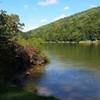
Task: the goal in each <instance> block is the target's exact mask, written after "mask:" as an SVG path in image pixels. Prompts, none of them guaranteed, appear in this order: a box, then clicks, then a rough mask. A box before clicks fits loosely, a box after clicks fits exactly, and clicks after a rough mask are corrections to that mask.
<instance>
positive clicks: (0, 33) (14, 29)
mask: <svg viewBox="0 0 100 100" xmlns="http://www.w3.org/2000/svg"><path fill="white" fill-rule="evenodd" d="M22 26H24V24H22V23H20V19H19V16H18V15H14V14H11V15H9V14H7V12H6V11H3V10H1V11H0V37H5V38H8V39H14V38H15V37H16V36H17V33H18V32H20V31H21V29H22Z"/></svg>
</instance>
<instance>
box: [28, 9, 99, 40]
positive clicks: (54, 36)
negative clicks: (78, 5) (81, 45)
mask: <svg viewBox="0 0 100 100" xmlns="http://www.w3.org/2000/svg"><path fill="white" fill-rule="evenodd" d="M28 33H29V34H27V35H30V36H36V37H41V38H43V39H44V40H46V41H55V42H57V41H81V40H92V41H93V40H97V39H98V40H100V7H95V8H92V9H89V10H86V11H83V12H80V13H77V14H75V15H72V16H70V17H65V18H63V19H60V20H58V21H55V22H53V23H50V24H48V25H44V26H42V27H40V28H37V29H35V30H31V31H29V32H28Z"/></svg>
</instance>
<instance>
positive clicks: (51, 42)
mask: <svg viewBox="0 0 100 100" xmlns="http://www.w3.org/2000/svg"><path fill="white" fill-rule="evenodd" d="M48 43H50V44H55V43H58V44H100V40H95V41H91V40H86V41H79V42H75V41H73V42H70V41H58V42H53V41H50V42H43V44H48Z"/></svg>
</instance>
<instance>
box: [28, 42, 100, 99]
mask: <svg viewBox="0 0 100 100" xmlns="http://www.w3.org/2000/svg"><path fill="white" fill-rule="evenodd" d="M44 49H45V51H46V52H47V54H48V55H49V58H50V60H51V63H50V64H48V65H46V66H45V67H42V68H41V71H40V72H38V73H37V75H33V76H32V77H31V78H30V79H29V80H28V81H27V86H29V87H32V86H34V85H35V86H36V87H37V89H38V91H39V94H40V95H53V96H57V97H59V98H61V100H95V99H96V100H100V45H93V44H92V45H86V44H85V45H84V44H81V45H79V44H72V45H71V44H47V45H46V46H44Z"/></svg>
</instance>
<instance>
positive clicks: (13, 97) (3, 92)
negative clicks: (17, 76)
mask: <svg viewBox="0 0 100 100" xmlns="http://www.w3.org/2000/svg"><path fill="white" fill-rule="evenodd" d="M0 100H60V99H57V98H55V97H52V96H48V97H45V96H38V95H36V94H34V93H30V92H27V91H25V90H23V89H22V88H19V87H10V86H8V85H5V84H0Z"/></svg>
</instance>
